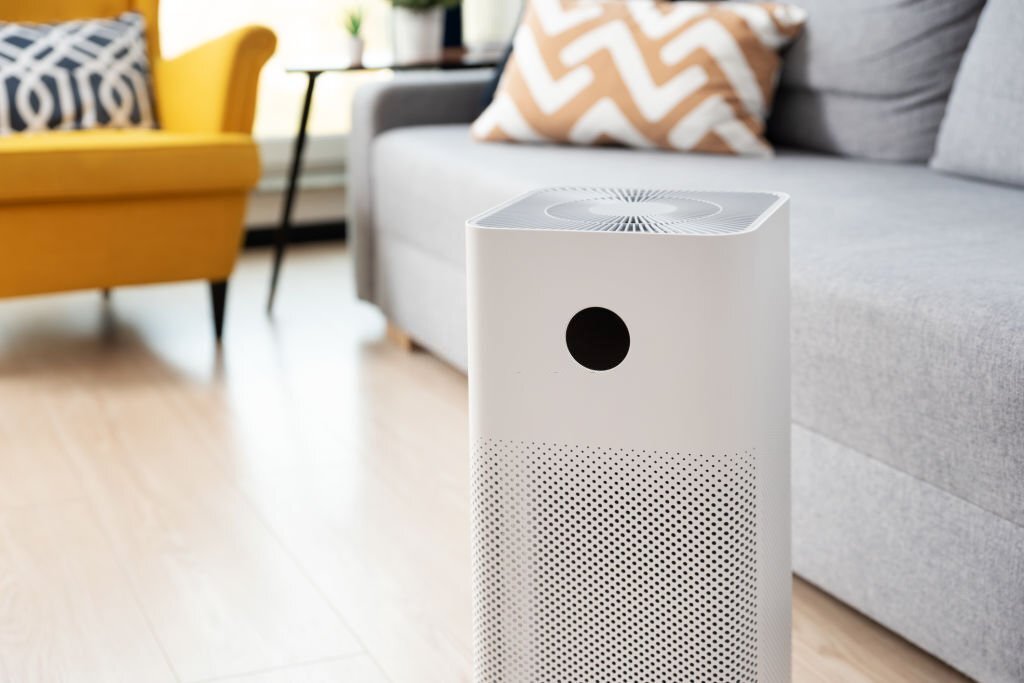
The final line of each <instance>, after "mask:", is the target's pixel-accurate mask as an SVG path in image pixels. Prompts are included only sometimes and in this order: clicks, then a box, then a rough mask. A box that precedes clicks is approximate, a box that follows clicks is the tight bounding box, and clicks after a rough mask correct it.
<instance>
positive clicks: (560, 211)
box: [470, 187, 779, 235]
mask: <svg viewBox="0 0 1024 683" xmlns="http://www.w3.org/2000/svg"><path fill="white" fill-rule="evenodd" d="M778 201H779V196H778V195H775V194H771V193H767V192H681V191H676V190H627V189H614V188H587V187H556V188H551V189H545V190H538V191H536V192H531V193H529V194H526V195H524V196H522V197H519V198H518V199H516V200H514V201H512V202H509V203H508V204H505V205H503V206H499V207H497V208H495V209H492V210H490V211H487V212H486V213H484V214H482V215H480V216H477V217H476V218H474V219H472V220H471V221H470V224H471V225H476V226H479V227H481V228H504V229H516V230H571V231H582V232H629V233H660V234H674V235H728V234H732V233H738V232H743V231H744V230H748V229H750V227H751V226H752V225H753V224H754V223H755V222H756V221H757V219H758V218H760V217H761V216H762V215H763V214H764V213H765V212H766V211H768V209H770V208H771V207H772V206H773V205H774V204H775V203H776V202H778Z"/></svg>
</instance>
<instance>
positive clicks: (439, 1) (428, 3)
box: [388, 0, 462, 10]
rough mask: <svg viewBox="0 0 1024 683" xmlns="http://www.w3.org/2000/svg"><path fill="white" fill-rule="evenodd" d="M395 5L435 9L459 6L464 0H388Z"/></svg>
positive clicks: (407, 7) (408, 7)
mask: <svg viewBox="0 0 1024 683" xmlns="http://www.w3.org/2000/svg"><path fill="white" fill-rule="evenodd" d="M388 2H390V3H391V4H392V5H393V6H394V7H404V8H406V9H414V10H416V9H418V10H424V9H433V8H435V7H458V6H459V5H460V4H461V3H462V0H388Z"/></svg>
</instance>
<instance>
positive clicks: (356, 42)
mask: <svg viewBox="0 0 1024 683" xmlns="http://www.w3.org/2000/svg"><path fill="white" fill-rule="evenodd" d="M345 48H346V52H348V63H349V64H351V65H352V66H362V64H363V51H364V49H365V48H366V41H365V40H363V39H362V38H357V37H355V36H351V35H350V36H348V40H347V41H346V46H345Z"/></svg>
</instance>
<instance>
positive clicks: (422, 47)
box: [392, 7, 444, 64]
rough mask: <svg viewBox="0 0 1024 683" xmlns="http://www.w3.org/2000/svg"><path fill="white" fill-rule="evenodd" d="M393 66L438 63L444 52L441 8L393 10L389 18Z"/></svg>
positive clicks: (403, 8) (402, 8) (396, 8)
mask: <svg viewBox="0 0 1024 683" xmlns="http://www.w3.org/2000/svg"><path fill="white" fill-rule="evenodd" d="M392 18H393V27H394V36H393V39H394V52H395V63H396V64H428V63H434V62H439V61H440V60H441V57H442V55H443V50H444V8H443V7H431V8H430V9H423V10H414V9H409V8H408V7H395V8H394V13H393V14H392Z"/></svg>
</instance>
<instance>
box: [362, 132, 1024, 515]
mask: <svg viewBox="0 0 1024 683" xmlns="http://www.w3.org/2000/svg"><path fill="white" fill-rule="evenodd" d="M372 169H373V170H372V174H373V175H372V178H371V184H372V191H373V204H374V212H375V224H376V229H377V231H378V232H379V233H381V234H378V236H377V239H378V240H397V241H400V242H402V243H403V244H404V245H406V246H408V247H409V248H414V249H417V250H418V251H419V252H421V253H424V254H428V255H432V256H433V257H434V258H436V259H438V260H442V261H445V262H448V263H450V264H452V265H454V266H456V267H461V265H462V264H463V263H464V262H465V253H464V248H465V247H464V226H465V221H466V219H467V218H469V217H471V216H472V215H474V214H476V213H478V212H481V211H483V210H485V209H487V208H489V207H491V206H493V205H495V204H498V203H500V202H502V201H505V200H507V199H509V198H510V197H513V196H514V195H516V194H518V193H521V192H525V191H527V190H530V189H534V188H538V187H544V186H553V185H561V186H564V185H598V186H625V187H638V186H639V187H652V188H662V189H669V188H676V189H679V188H688V189H712V190H780V191H784V192H788V193H790V194H791V195H792V197H793V202H792V253H793V275H792V283H793V318H792V319H793V418H794V421H795V422H797V423H798V424H800V425H801V426H803V427H805V428H807V429H809V430H811V431H813V432H817V433H819V434H822V435H824V436H826V437H828V438H829V439H831V440H832V441H834V442H836V443H840V444H844V445H845V446H847V447H849V448H853V449H856V450H859V451H861V452H863V453H866V454H868V455H870V456H872V457H874V458H876V459H878V460H880V461H882V462H885V463H887V464H889V465H891V466H893V467H896V468H898V469H900V470H901V471H903V472H906V473H907V474H910V475H911V476H914V477H917V478H919V479H921V480H923V481H926V482H929V483H930V484H932V485H934V486H936V487H939V488H940V489H942V490H945V491H947V492H950V493H953V494H955V495H958V496H960V497H962V498H964V499H965V500H968V501H970V502H972V503H974V504H976V505H979V506H981V507H983V508H985V509H987V510H989V511H991V512H994V513H996V514H998V515H1001V516H1003V517H1005V518H1007V519H1010V520H1012V521H1014V522H1016V523H1017V524H1024V496H1022V495H1021V493H1020V492H1021V491H1022V490H1024V343H1022V340H1024V220H1022V218H1021V216H1024V191H1022V190H1019V189H1014V188H1007V187H1002V186H997V185H991V184H985V183H980V182H976V181H971V180H966V179H961V178H956V177H952V176H946V175H943V174H940V173H935V172H933V171H931V170H929V169H928V168H926V167H924V166H911V165H894V164H883V163H876V162H868V161H854V160H848V159H840V158H835V157H826V156H820V155H813V154H810V153H799V152H792V151H786V150H780V153H779V155H778V157H777V158H776V159H774V160H765V159H750V158H736V157H720V156H710V155H679V154H672V153H666V152H657V151H635V150H626V149H615V148H572V147H556V146H549V147H526V146H522V145H495V144H480V143H476V142H473V141H472V140H471V139H470V138H469V133H468V130H467V127H466V126H464V125H443V126H423V127H415V128H400V129H396V130H393V131H390V132H387V133H385V134H383V135H382V136H380V137H379V138H378V139H377V141H376V142H375V143H374V149H373V165H372ZM851 485H856V483H854V482H851Z"/></svg>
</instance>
